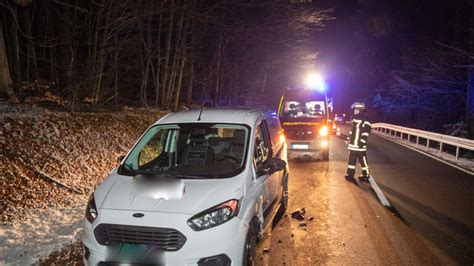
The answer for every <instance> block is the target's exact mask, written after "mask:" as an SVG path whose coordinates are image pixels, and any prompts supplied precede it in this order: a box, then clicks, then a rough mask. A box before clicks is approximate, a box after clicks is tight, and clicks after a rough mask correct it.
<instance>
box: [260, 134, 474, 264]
mask: <svg viewBox="0 0 474 266" xmlns="http://www.w3.org/2000/svg"><path fill="white" fill-rule="evenodd" d="M330 148H331V154H330V161H329V162H322V161H316V162H290V171H291V172H290V174H291V176H290V183H289V195H290V198H289V208H288V211H287V213H288V215H287V216H285V217H283V218H282V219H281V220H280V222H279V223H278V225H277V226H276V227H275V228H274V229H273V231H272V232H268V233H267V235H266V237H265V239H264V240H263V241H262V242H261V243H260V244H259V246H258V252H257V265H315V264H331V265H335V264H337V265H340V264H357V265H359V264H412V265H413V264H416V265H422V264H423V265H426V264H429V265H440V264H442V265H451V264H463V265H472V264H473V263H474V214H473V211H474V177H473V176H471V175H469V174H466V173H464V172H462V171H459V170H457V169H455V168H453V167H450V166H448V165H445V164H443V163H441V162H438V161H436V160H434V159H431V158H429V157H426V156H424V155H422V154H419V153H417V152H415V151H412V150H410V149H408V148H405V147H403V146H401V145H398V144H395V143H392V142H390V141H387V140H385V139H383V138H380V137H378V136H371V137H370V140H369V150H368V158H369V165H370V167H371V173H372V175H373V177H374V178H375V180H376V181H377V182H378V184H379V186H380V187H381V188H382V190H383V191H384V193H385V196H386V197H387V198H388V199H389V201H390V202H391V203H392V205H393V206H394V207H395V209H396V211H397V212H398V214H399V216H398V215H396V214H394V213H393V212H391V211H389V210H388V209H386V208H384V207H382V205H381V204H380V203H379V202H378V200H377V198H376V197H375V194H374V193H373V191H372V190H371V189H370V187H369V186H367V185H362V186H361V187H357V186H355V185H354V184H353V183H350V182H347V181H346V180H345V179H344V175H345V170H346V162H347V156H348V152H347V150H346V148H345V144H344V142H343V140H341V139H338V138H336V137H333V138H332V141H331V147H330ZM358 172H359V173H360V169H359V168H358ZM297 208H305V210H306V215H305V220H304V221H298V220H296V219H293V218H291V217H290V216H291V215H290V213H291V212H292V211H294V210H295V209H297ZM309 217H313V219H312V220H311V221H310V220H309ZM301 222H305V223H306V226H304V225H300V223H301Z"/></svg>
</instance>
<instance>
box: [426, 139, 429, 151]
mask: <svg viewBox="0 0 474 266" xmlns="http://www.w3.org/2000/svg"><path fill="white" fill-rule="evenodd" d="M426 148H427V149H429V148H430V139H429V138H426Z"/></svg>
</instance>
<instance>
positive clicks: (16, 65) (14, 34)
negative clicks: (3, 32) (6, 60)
mask: <svg viewBox="0 0 474 266" xmlns="http://www.w3.org/2000/svg"><path fill="white" fill-rule="evenodd" d="M15 12H16V8H15ZM10 31H11V32H10V37H11V42H10V46H11V52H10V54H11V55H12V57H11V58H10V62H11V65H12V67H13V71H12V78H13V82H14V83H16V84H19V83H21V65H20V47H19V43H18V27H17V25H16V23H15V21H14V20H12V21H11V27H10Z"/></svg>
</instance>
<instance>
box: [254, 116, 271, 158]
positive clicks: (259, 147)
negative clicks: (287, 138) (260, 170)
mask: <svg viewBox="0 0 474 266" xmlns="http://www.w3.org/2000/svg"><path fill="white" fill-rule="evenodd" d="M270 156H271V144H270V137H269V135H268V128H267V126H266V123H265V121H263V122H262V123H260V125H259V126H258V127H257V130H256V131H255V151H254V160H255V164H256V166H259V165H261V164H262V163H263V162H264V161H265V160H266V159H268V158H269V157H270Z"/></svg>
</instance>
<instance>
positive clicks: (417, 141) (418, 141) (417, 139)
mask: <svg viewBox="0 0 474 266" xmlns="http://www.w3.org/2000/svg"><path fill="white" fill-rule="evenodd" d="M418 143H420V137H418V136H416V145H418Z"/></svg>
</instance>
